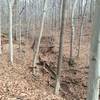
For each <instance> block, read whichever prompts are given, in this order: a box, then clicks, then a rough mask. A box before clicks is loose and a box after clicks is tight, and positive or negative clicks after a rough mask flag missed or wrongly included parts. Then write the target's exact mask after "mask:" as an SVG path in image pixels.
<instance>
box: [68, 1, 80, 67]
mask: <svg viewBox="0 0 100 100" xmlns="http://www.w3.org/2000/svg"><path fill="white" fill-rule="evenodd" d="M77 4H78V0H75V2H74V5H73V9H72V32H71V40H70V60H69V65H72V63H73V43H74V39H75V34H76V33H75V24H74V23H75V10H76V7H77Z"/></svg>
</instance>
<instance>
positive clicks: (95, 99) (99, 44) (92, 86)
mask: <svg viewBox="0 0 100 100" xmlns="http://www.w3.org/2000/svg"><path fill="white" fill-rule="evenodd" d="M99 16H100V0H96V10H95V19H94V25H93V33H92V40H91V54H90V68H89V82H88V97H87V100H99V84H100V27H99V26H100V19H99Z"/></svg>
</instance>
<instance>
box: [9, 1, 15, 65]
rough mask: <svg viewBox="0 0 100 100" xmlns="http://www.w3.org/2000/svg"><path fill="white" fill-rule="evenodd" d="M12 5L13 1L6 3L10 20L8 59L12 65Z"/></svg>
mask: <svg viewBox="0 0 100 100" xmlns="http://www.w3.org/2000/svg"><path fill="white" fill-rule="evenodd" d="M13 4H14V0H9V1H8V7H9V20H10V29H9V53H10V54H9V57H10V63H11V64H13V36H12V7H13Z"/></svg>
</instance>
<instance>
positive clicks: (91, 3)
mask: <svg viewBox="0 0 100 100" xmlns="http://www.w3.org/2000/svg"><path fill="white" fill-rule="evenodd" d="M92 7H93V0H91V2H90V16H89V22H91V21H92V13H93V12H92V11H93V10H92V9H93V8H92Z"/></svg>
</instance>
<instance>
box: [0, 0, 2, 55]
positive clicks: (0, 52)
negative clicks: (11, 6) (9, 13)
mask: <svg viewBox="0 0 100 100" xmlns="http://www.w3.org/2000/svg"><path fill="white" fill-rule="evenodd" d="M0 2H1V0H0ZM1 54H2V50H1V3H0V55H1Z"/></svg>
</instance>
